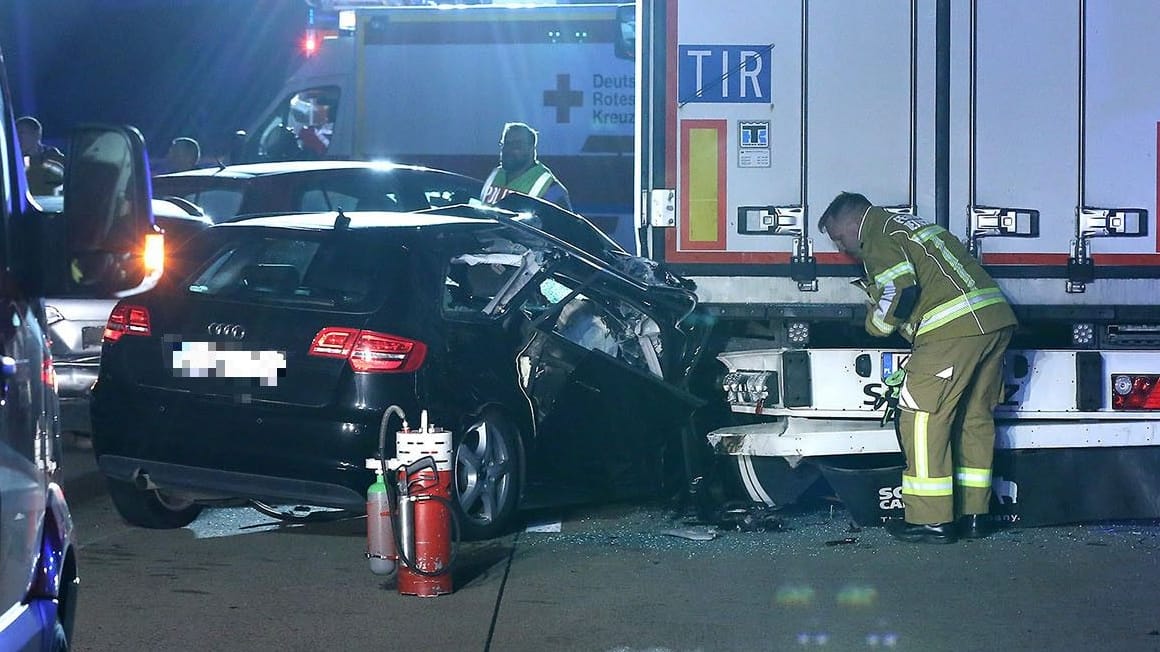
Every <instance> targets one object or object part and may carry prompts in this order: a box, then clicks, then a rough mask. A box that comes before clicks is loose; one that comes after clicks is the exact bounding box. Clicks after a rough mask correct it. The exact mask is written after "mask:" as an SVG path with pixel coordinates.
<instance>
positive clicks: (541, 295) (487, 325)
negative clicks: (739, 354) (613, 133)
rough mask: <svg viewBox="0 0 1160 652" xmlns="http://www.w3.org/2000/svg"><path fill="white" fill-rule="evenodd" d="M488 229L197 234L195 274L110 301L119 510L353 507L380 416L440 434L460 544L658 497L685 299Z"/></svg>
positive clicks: (97, 411) (356, 226)
mask: <svg viewBox="0 0 1160 652" xmlns="http://www.w3.org/2000/svg"><path fill="white" fill-rule="evenodd" d="M550 210H558V209H550ZM442 212H443V213H455V212H456V210H455V209H447V210H444V211H442ZM493 213H494V215H495V216H496V217H495V219H488V218H486V217H481V216H480V212H479V211H478V210H476V211H467V210H466V209H465V210H464V211H463V212H462V214H464V215H474V216H473V217H457V216H455V215H446V214H444V215H439V214H399V213H353V214H343V213H341V212H339V213H317V214H307V215H279V216H270V217H258V218H252V219H249V220H246V221H243V222H237V223H227V224H219V225H216V226H213V227H211V228H209V229H207V230H206V231H205V232H204V233H202V234H201V235H200V236H199V237H198V239H196V240H195V241H194V242H193V243H192V246H193V247H194V248H195V251H196V252H197V255H198V256H199V257H200V259H201V260H204V261H205V262H204V264H202V265H201V266H200V267H199V268H197V269H196V270H195V271H192V272H191V273H190V274H189V275H188V276H186V277H185V278H180V279H172V280H171V281H169V282H167V283H165V284H163V286H161V287H159V288H158V289H156V290H154V291H152V292H149V293H146V294H143V295H139V296H135V297H132V298H130V299H125V300H123V301H121V302H120V303H119V304H118V305H117V307H116V308H115V309H114V311H113V314H112V316H111V318H110V319H109V323H108V327H107V329H106V331H105V340H104V348H103V351H102V357H101V369H100V377H99V380H98V382H97V385H96V388H95V390H94V392H93V406H92V417H93V425H94V435H93V449H94V452H95V454H96V456H97V462H98V465H99V467H100V470H101V471H102V472H103V473H104V474H105V475H106V476H107V478H108V481H109V489H110V493H111V495H112V498H113V501H114V503H115V505H116V507H117V509H118V511H119V512H120V513H121V515H122V516H123V517H124V518H125V519H126V520H127V521H128V522H130V523H133V524H136V525H139V526H144V527H153V528H167V527H180V526H183V525H185V524H187V523H189V522H190V521H192V520H193V519H194V518H196V517H197V515H198V513H199V511H200V510H201V508H202V506H203V505H204V504H205V503H207V502H211V501H218V500H221V499H248V500H257V501H262V502H264V503H277V504H292V505H316V506H325V507H333V508H342V509H350V510H359V511H361V510H362V509H363V508H364V505H365V491H366V488H367V486H368V485H369V484H370V483H371V482H372V479H373V478H372V475H371V472H370V471H367V470H366V468H365V462H366V460H367V458H369V457H372V456H374V455H375V454H376V451H377V448H378V441H379V434H380V428H381V426H382V424H383V422H384V419H385V415H386V412H387V408H388V407H389V406H391V405H398V406H399V407H401V408H402V409H403V410H404V412H405V413H406V415H407V417H408V419H409V421H410V422H411V423H412V424H415V423H417V422H418V419H419V415H420V411H421V410H427V411H428V412H429V415H430V422H431V423H433V424H435V425H437V426H442V427H445V428H447V429H449V430H451V431H452V433H453V436H454V441H455V449H456V460H455V467H456V469H455V471H456V472H455V493H456V497H457V505H458V507H459V508H460V509H459V512H460V514H459V515H460V522H461V525H462V528H463V531H464V534H465V535H466V536H468V537H471V538H487V537H490V536H494V535H496V534H498V533H500V532H501V531H502V530H503V529H505V528H506V527H507V526H509V525H510V524H511V523H510V522H511V519H512V518H513V516H514V515H515V513H516V510H517V508H518V506H521V505H523V506H529V505H532V504H542V503H545V502H549V501H550V502H560V501H574V500H591V499H602V498H611V497H625V496H634V495H641V494H642V493H646V492H649V491H653V490H655V489H657V488H658V487H659V486H661V484H662V483H663V481H664V480H665V476H666V474H667V470H672V469H673V468H674V466H675V467H676V468H679V466H680V465H679V461H680V450H681V444H682V441H681V439H680V437H681V430H682V427H683V426H684V425H685V424H686V423H687V421H688V419H687V417H688V415H689V414H690V412H691V411H692V410H693V409H694V408H695V407H696V406H697V405H699V404H700V401H698V399H697V398H695V397H694V396H693V395H691V394H689V393H688V392H687V391H686V390H685V389H684V388H685V387H686V381H687V376H688V374H689V370H690V367H691V365H692V362H693V360H694V359H695V357H696V356H697V354H698V351H699V349H700V347H701V345H702V339H703V334H702V333H701V332H700V331H699V330H698V328H697V327H695V324H697V323H703V321H699V320H697V319H692V318H690V317H691V316H692V315H693V314H694V313H695V312H696V311H697V309H696V299H695V296H694V294H693V293H692V292H691V291H690V290H688V289H687V288H686V287H684V285H683V284H682V283H681V282H680V279H677V278H674V277H672V276H670V275H667V274H664V273H660V272H659V271H658V270H657V269H656V268H655V266H653V265H652V264H651V263H649V262H648V261H645V260H643V259H639V258H634V257H631V256H627V255H626V254H623V253H622V252H618V251H615V248H614V246H613V247H611V248H608V249H604V250H601V251H597V252H596V255H593V254H592V253H588V252H586V251H584V250H582V249H579V248H576V247H574V246H572V245H570V244H569V243H568V242H566V241H564V240H562V239H560V238H557V237H554V236H553V235H551V234H549V233H547V232H545V231H541V230H539V229H537V228H535V227H534V226H532V224H534V223H539V224H541V225H542V224H543V222H541V221H539V220H535V219H533V220H530V222H529V221H524V220H520V219H513V217H512V215H511V214H506V213H504V212H503V211H493ZM485 214H486V212H485ZM567 215H568V214H564V215H563V216H562V215H561V214H557V215H554V216H553V218H552V219H549V220H547V222H548V223H552V222H553V221H555V222H559V221H560V220H561V219H565V220H566V219H567ZM523 217H527V216H526V215H525V216H523ZM572 226H573V227H574V226H575V223H573V224H572ZM388 424H389V426H388V429H387V430H388V436H387V437H386V444H387V450H386V453H387V455H388V456H390V455H392V454H393V448H394V432H395V431H396V430H398V429H399V426H400V425H401V424H400V423H398V422H397V420H396V421H394V422H390V421H389V422H388ZM674 461H675V462H676V463H677V464H675V465H674Z"/></svg>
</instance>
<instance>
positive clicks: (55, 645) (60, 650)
mask: <svg viewBox="0 0 1160 652" xmlns="http://www.w3.org/2000/svg"><path fill="white" fill-rule="evenodd" d="M48 649H49V650H50V651H51V652H68V650H69V644H68V634H66V633H65V631H64V625H63V624H62V623H61V622H60V620H57V621H56V623H55V624H54V625H53V629H52V641H51V642H50V643H49V645H48Z"/></svg>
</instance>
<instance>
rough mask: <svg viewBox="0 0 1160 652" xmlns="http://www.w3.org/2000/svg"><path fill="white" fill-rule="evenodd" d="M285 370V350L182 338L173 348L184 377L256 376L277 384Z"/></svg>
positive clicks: (261, 381) (260, 380) (177, 368)
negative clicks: (250, 347) (246, 348)
mask: <svg viewBox="0 0 1160 652" xmlns="http://www.w3.org/2000/svg"><path fill="white" fill-rule="evenodd" d="M285 373H286V353H285V352H283V351H246V350H242V349H237V348H231V347H229V345H224V344H219V343H217V342H182V343H181V346H180V347H178V348H176V349H174V350H173V374H174V375H175V376H179V377H182V378H252V379H255V380H257V381H258V384H259V385H261V386H263V387H274V386H275V385H277V384H278V377H279V376H283V375H285Z"/></svg>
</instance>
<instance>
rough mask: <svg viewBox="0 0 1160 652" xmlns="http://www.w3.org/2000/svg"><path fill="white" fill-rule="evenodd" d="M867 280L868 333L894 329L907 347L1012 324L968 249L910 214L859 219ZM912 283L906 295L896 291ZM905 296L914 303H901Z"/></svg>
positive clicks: (880, 212) (999, 294)
mask: <svg viewBox="0 0 1160 652" xmlns="http://www.w3.org/2000/svg"><path fill="white" fill-rule="evenodd" d="M858 238H859V240H860V241H861V243H862V261H863V263H865V265H866V276H867V278H869V279H871V280H872V281H873V283H874V285H875V290H876V291H875V295H876V296H875V299H876V302H875V304H874V305H873V306H871V310H869V311H868V312H869V313H870V314H869V315H867V319H866V329H867V330H868V331H869V332H870V333H871V334H873V335H883V336H884V335H889V334H890V333H892V332H894V330H895V329H900V331H901V332H902V333H903V334H904V335H905V336H907V339H911V340H912V341H913V342H914V343H916V344H917V343H918V342H920V341H937V340H944V339H950V338H955V337H968V336H971V335H982V334H984V333H992V332H995V331H998V330H1000V329H1003V328H1007V327H1010V326H1015V325H1016V324H1017V321H1016V319H1015V313H1014V312H1013V311H1012V310H1011V306H1010V304H1008V303H1007V298H1006V297H1004V296H1003V291H1002V290H1000V289H999V286H998V285H997V284H996V283H995V281H994V279H992V278H991V276H990V275H989V274H987V272H986V271H985V270H984V269H983V267H982V266H981V265H980V264H979V262H978V261H977V260H975V257H974V256H972V255H971V254H970V252H968V251H967V248H966V247H965V246H964V245H963V243H962V242H960V241H959V239H958V238H956V237H954V235H952V234H951V233H950V232H949V231H947V230H946V229H944V228H943V227H941V226H938V225H936V224H931V223H929V222H927V221H925V220H923V219H922V218H919V217H915V216H913V215H897V214H893V213H890V212H889V211H887V210H885V209H882V208H879V207H877V206H875V207H871V208H870V210H869V211H867V213H866V216H865V217H864V218H862V227H861V230H860V231H859V232H858ZM915 285H917V286H918V295H917V299H914V298H913V297H914V293H913V292H906V293H904V292H903V291H904V290H905V289H906V288H908V287H911V286H915ZM903 294H905V295H906V296H907V297H908V298H909V299H908V300H909V301H910V302H912V304H913V305H910V306H905V305H904V306H903V310H902V311H901V312H902V313H903V314H906V310H907V308H909V314H906V316H905V317H903V316H901V315H900V314H899V312H900V311H899V306H900V304H904V303H905V302H900V300H899V299H900V298H902V296H903Z"/></svg>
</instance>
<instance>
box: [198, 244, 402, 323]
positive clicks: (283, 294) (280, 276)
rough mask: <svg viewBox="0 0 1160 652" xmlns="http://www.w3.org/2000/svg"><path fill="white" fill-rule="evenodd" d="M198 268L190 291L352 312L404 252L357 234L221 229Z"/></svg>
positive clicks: (380, 291)
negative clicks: (216, 244) (223, 231)
mask: <svg viewBox="0 0 1160 652" xmlns="http://www.w3.org/2000/svg"><path fill="white" fill-rule="evenodd" d="M226 230H229V231H236V232H235V233H230V234H228V236H220V234H219V239H224V240H225V242H223V243H220V246H219V247H218V248H217V250H216V253H214V254H213V255H212V256H211V257H210V260H209V262H208V264H207V265H205V266H204V267H203V268H202V270H201V271H200V272H198V273H196V274H194V276H193V278H191V279H190V281H189V283H188V285H187V289H188V291H189V292H192V293H194V294H202V295H207V296H218V297H223V298H230V299H239V300H244V301H247V302H252V303H277V304H292V305H303V306H312V305H313V306H319V307H324V308H341V309H345V310H352V311H363V310H371V309H373V308H374V306H375V305H377V303H378V302H379V301H381V297H382V296H384V292H386V291H388V290H389V288H386V287H384V284H387V285H389V281H390V279H395V278H404V277H405V276H404V275H403V274H399V273H391V270H393V269H399V268H400V266H401V265H402V262H401V259H402V258H403V257H404V253H403V252H402V250H401V248H398V247H396V251H394V252H392V251H391V247H390V245H389V244H386V243H384V242H382V241H381V240H379V239H375V238H366V237H363V236H362V235H361V234H353V233H345V234H342V235H338V234H329V237H325V236H326V235H327V234H320V233H316V232H309V233H304V232H296V231H285V232H283V231H281V230H269V229H266V230H257V231H252V230H248V229H237V230H235V229H226Z"/></svg>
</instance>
